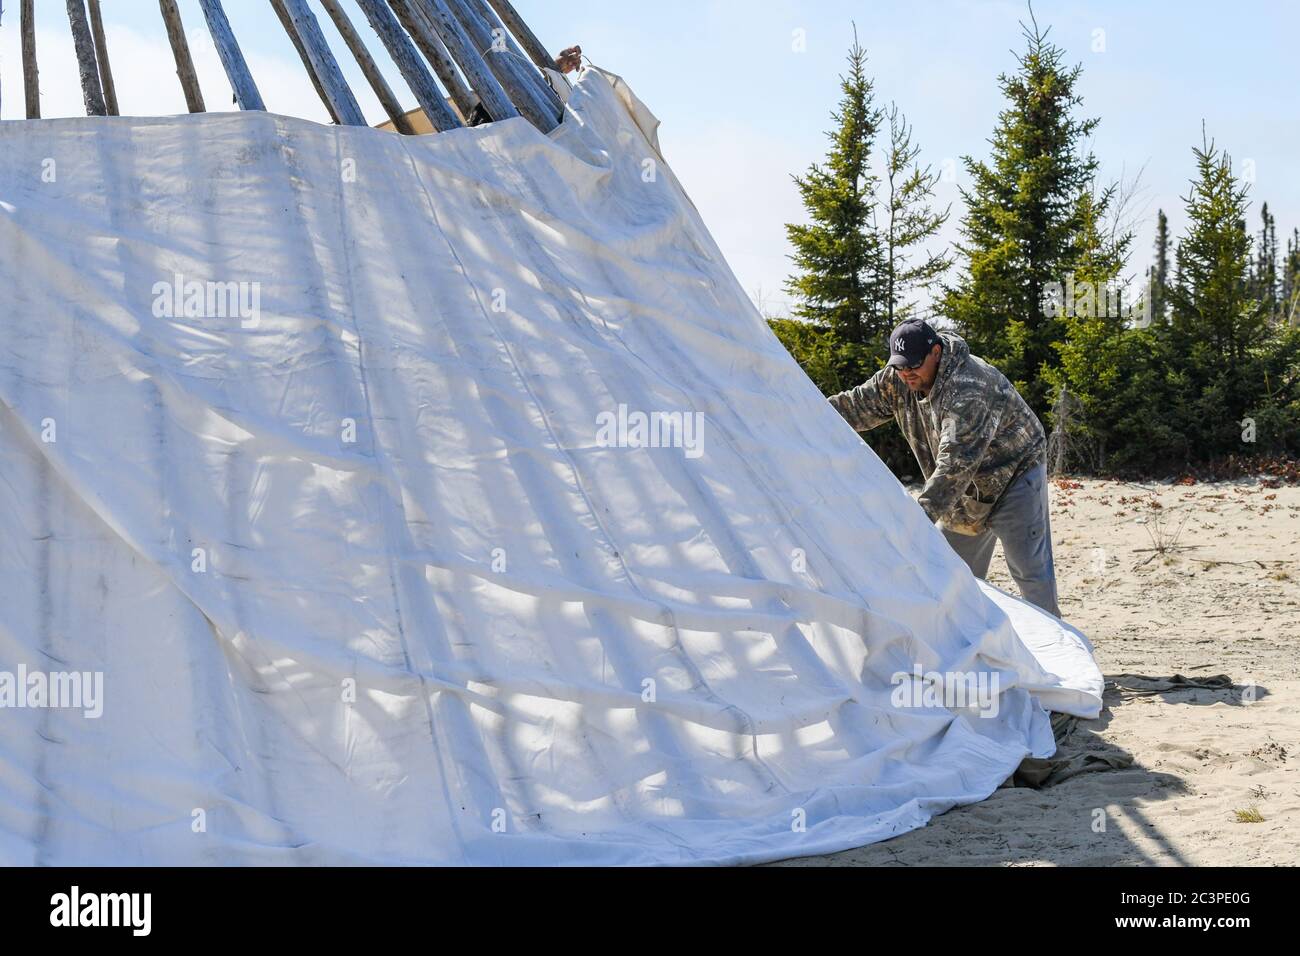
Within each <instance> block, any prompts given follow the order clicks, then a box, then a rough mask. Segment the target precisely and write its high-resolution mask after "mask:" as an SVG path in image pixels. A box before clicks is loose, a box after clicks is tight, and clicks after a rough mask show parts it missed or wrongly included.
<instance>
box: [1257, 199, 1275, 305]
mask: <svg viewBox="0 0 1300 956" xmlns="http://www.w3.org/2000/svg"><path fill="white" fill-rule="evenodd" d="M1259 217H1260V221H1261V227H1260V231H1259V244H1258V245H1257V246H1256V252H1255V262H1254V266H1253V270H1252V275H1251V292H1252V293H1253V294H1254V296H1255V298H1256V299H1258V300H1259V301H1260V304H1261V305H1262V306H1263V309H1264V315H1265V316H1266V317H1267V318H1268V319H1269V320H1270V321H1272V320H1275V319H1276V318H1277V315H1278V287H1277V223H1276V221H1275V220H1274V218H1273V214H1272V213H1271V212H1269V211H1268V203H1264V204H1263V206H1262V207H1261V209H1260V213H1259Z"/></svg>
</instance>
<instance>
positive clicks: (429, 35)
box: [388, 0, 486, 126]
mask: <svg viewBox="0 0 1300 956" xmlns="http://www.w3.org/2000/svg"><path fill="white" fill-rule="evenodd" d="M388 2H389V5H390V6H391V7H392V8H393V12H394V13H396V14H397V17H398V19H399V20H401V21H402V26H404V27H405V28H406V32H407V33H409V34H410V35H411V39H412V40H414V41H415V45H416V46H417V47H419V48H420V52H421V53H423V54H424V58H425V59H426V60H428V61H429V65H430V66H431V67H433V72H434V73H436V74H438V79H439V80H441V81H442V85H443V86H444V87H445V88H446V90H447V93H448V95H450V96H451V102H452V105H453V106H455V107H456V112H457V113H458V114H460V120H461V122H462V123H463V124H464V125H466V126H472V125H473V123H474V117H475V114H476V113H477V112H478V111H479V110H480V109H481V104H480V101H479V98H478V96H477V95H475V93H474V91H473V90H471V89H470V88H469V87H468V86H466V85H465V81H464V80H462V79H461V77H460V72H459V71H458V70H457V69H456V64H455V63H453V62H452V59H451V54H450V53H448V52H447V48H446V47H445V46H443V45H442V41H441V40H440V39H438V34H437V33H436V32H434V29H433V24H432V23H430V22H429V20H428V19H427V18H426V17H425V15H424V11H423V10H421V9H419V8H418V7H416V6H413V5H412V4H411V3H410V2H409V0H388ZM483 112H484V115H486V110H484V111H483Z"/></svg>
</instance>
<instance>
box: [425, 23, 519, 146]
mask: <svg viewBox="0 0 1300 956" xmlns="http://www.w3.org/2000/svg"><path fill="white" fill-rule="evenodd" d="M409 2H414V3H416V4H418V5H420V6H421V7H423V8H424V12H425V13H426V14H427V15H428V17H429V20H430V22H431V23H432V25H433V28H434V30H436V31H437V33H438V36H439V37H440V38H441V39H442V42H443V43H445V44H446V45H447V50H448V51H449V52H450V53H451V56H452V59H454V60H455V61H456V65H457V66H459V67H460V71H461V72H462V73H464V74H465V79H466V80H468V81H469V85H470V87H471V88H472V89H473V90H474V92H475V93H477V94H478V95H479V99H481V100H482V101H483V106H484V108H485V109H486V110H487V111H488V115H489V116H490V117H492V119H494V120H505V119H512V118H513V117H516V116H518V115H519V110H518V109H517V108H516V107H515V104H514V103H513V102H512V101H511V99H510V94H508V93H507V92H506V91H505V88H504V87H503V86H502V85H501V83H500V82H499V81H498V80H497V78H496V77H495V76H493V75H492V71H491V70H490V69H488V65H487V63H486V62H485V61H484V60H483V57H482V56H480V55H479V52H478V50H476V49H475V48H474V41H473V40H472V39H470V37H469V34H467V33H466V32H465V28H464V27H462V26H461V25H460V21H459V20H457V19H456V15H455V14H454V13H452V12H451V9H450V8H449V7H448V6H447V3H446V0H409Z"/></svg>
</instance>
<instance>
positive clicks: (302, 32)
mask: <svg viewBox="0 0 1300 956" xmlns="http://www.w3.org/2000/svg"><path fill="white" fill-rule="evenodd" d="M281 2H283V3H284V5H285V8H286V9H287V10H288V11H289V16H290V17H292V18H293V26H294V29H295V30H296V31H297V33H298V36H299V38H300V39H301V40H302V43H303V46H305V47H306V48H307V54H308V56H310V57H311V63H312V67H313V68H314V69H315V72H316V75H317V76H318V77H320V81H321V85H322V86H323V87H324V88H325V93H326V95H327V96H328V97H329V99H330V102H331V103H332V104H333V108H334V113H335V114H336V115H337V116H338V118H339V120H340V121H341V122H342V123H343V124H344V125H345V126H367V125H369V124H368V123H366V114H365V113H363V112H361V106H360V104H358V103H357V98H356V97H355V96H353V95H352V87H350V86H348V81H347V78H346V77H345V76H344V75H343V71H342V70H341V69H339V61H338V60H336V59H335V58H334V52H333V51H332V50H331V49H330V45H329V43H328V42H326V40H325V34H324V33H322V32H321V29H320V22H319V21H318V20H317V19H316V14H314V13H312V12H311V7H309V6H307V0H281Z"/></svg>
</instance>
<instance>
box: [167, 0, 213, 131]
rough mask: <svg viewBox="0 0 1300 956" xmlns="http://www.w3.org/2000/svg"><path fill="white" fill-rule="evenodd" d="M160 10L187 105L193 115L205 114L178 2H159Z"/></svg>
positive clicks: (201, 93)
mask: <svg viewBox="0 0 1300 956" xmlns="http://www.w3.org/2000/svg"><path fill="white" fill-rule="evenodd" d="M158 9H159V10H160V11H161V12H162V18H163V24H164V25H165V26H166V27H167V42H168V43H169V44H171V48H172V58H173V59H175V60H176V76H177V77H178V78H179V79H180V81H181V89H182V90H183V91H184V92H185V105H186V107H188V108H189V111H190V112H191V113H202V112H205V110H206V107H205V106H204V105H203V90H202V89H200V88H199V77H198V74H197V73H195V72H194V60H193V58H191V57H190V45H189V43H188V42H187V41H186V39H185V24H184V23H182V22H181V12H180V10H179V9H178V8H177V6H176V0H158Z"/></svg>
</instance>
